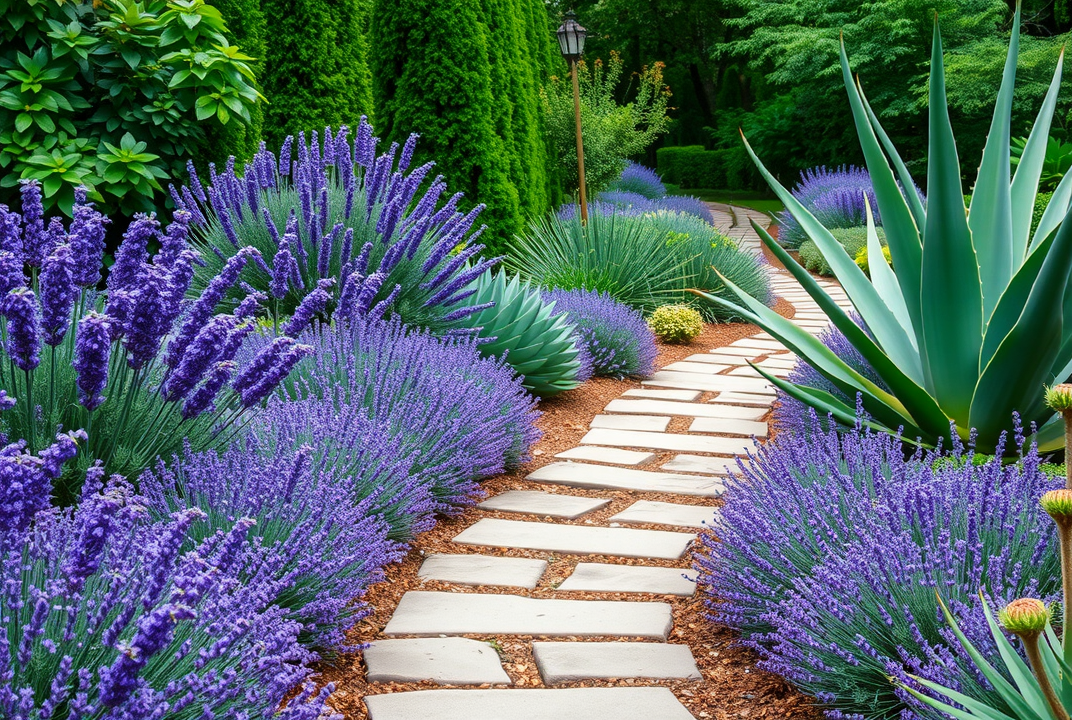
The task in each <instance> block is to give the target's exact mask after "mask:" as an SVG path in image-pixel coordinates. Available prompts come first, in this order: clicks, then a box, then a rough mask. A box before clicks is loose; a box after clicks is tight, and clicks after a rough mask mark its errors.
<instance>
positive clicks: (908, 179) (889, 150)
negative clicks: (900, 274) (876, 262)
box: [846, 63, 927, 252]
mask: <svg viewBox="0 0 1072 720" xmlns="http://www.w3.org/2000/svg"><path fill="white" fill-rule="evenodd" d="M846 64H848V63H846ZM856 92H858V93H859V94H860V102H861V103H862V104H863V106H864V110H866V111H867V119H868V120H869V121H870V122H871V129H872V130H874V131H875V135H877V136H878V139H879V142H881V143H882V149H883V150H885V151H886V155H887V156H888V157H889V159H890V162H891V163H892V164H893V168H894V170H896V171H897V179H898V180H900V181H901V186H902V187H903V188H904V192H903V194H904V198H905V201H906V202H907V203H908V209H909V210H910V211H911V212H912V219H913V220H914V221H915V223H916V233H917V235H916V236H917V239H918V237H919V228H921V227H923V226H924V225H926V224H927V211H926V210H925V209H924V207H923V201H922V200H920V199H919V193H917V192H916V181H915V180H913V179H912V173H910V172H908V167H907V166H906V165H905V164H904V160H902V159H901V155H900V153H898V152H897V148H896V147H894V145H893V141H892V140H890V136H889V135H887V134H886V131H885V130H884V129H883V127H882V123H880V122H879V119H878V116H877V115H876V114H875V111H874V110H872V109H871V104H870V103H869V102H867V95H865V94H864V88H863V86H862V85H861V84H860V82H859V81H857V82H856ZM920 249H921V252H922V246H921V248H920Z"/></svg>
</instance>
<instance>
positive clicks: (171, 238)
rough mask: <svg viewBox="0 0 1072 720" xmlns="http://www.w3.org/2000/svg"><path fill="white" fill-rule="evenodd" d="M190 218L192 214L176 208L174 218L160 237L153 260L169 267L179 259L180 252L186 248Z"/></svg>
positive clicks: (191, 218)
mask: <svg viewBox="0 0 1072 720" xmlns="http://www.w3.org/2000/svg"><path fill="white" fill-rule="evenodd" d="M192 220H193V215H191V214H190V212H188V211H186V210H177V211H176V212H175V215H174V219H173V220H172V221H171V223H170V224H169V225H168V227H167V230H165V231H164V234H163V235H162V236H161V237H160V254H159V255H158V256H157V259H156V260H155V262H158V263H161V264H163V265H167V266H169V267H170V266H171V265H173V264H174V263H175V261H176V260H178V259H179V256H180V255H181V254H182V252H183V251H184V250H186V247H187V246H186V242H187V238H188V237H189V235H190V223H191V222H192Z"/></svg>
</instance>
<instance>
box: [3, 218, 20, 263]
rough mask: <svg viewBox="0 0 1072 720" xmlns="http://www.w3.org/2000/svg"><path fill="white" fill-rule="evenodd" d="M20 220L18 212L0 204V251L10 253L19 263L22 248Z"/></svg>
mask: <svg viewBox="0 0 1072 720" xmlns="http://www.w3.org/2000/svg"><path fill="white" fill-rule="evenodd" d="M20 220H21V218H20V217H19V214H18V213H16V212H11V211H10V210H8V208H7V205H0V252H8V253H11V254H12V255H13V256H14V257H16V258H18V260H19V263H20V264H21V263H22V262H23V248H22V232H21V231H20V229H19V222H20Z"/></svg>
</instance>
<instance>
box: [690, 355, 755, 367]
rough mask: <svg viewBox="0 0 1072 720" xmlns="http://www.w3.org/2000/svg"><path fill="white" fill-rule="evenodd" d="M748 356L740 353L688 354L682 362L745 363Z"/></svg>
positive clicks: (710, 363) (711, 363)
mask: <svg viewBox="0 0 1072 720" xmlns="http://www.w3.org/2000/svg"><path fill="white" fill-rule="evenodd" d="M749 359H750V358H748V357H745V356H740V355H713V354H708V355H689V356H688V357H687V358H685V360H684V362H690V363H707V364H709V365H747V364H748V361H749Z"/></svg>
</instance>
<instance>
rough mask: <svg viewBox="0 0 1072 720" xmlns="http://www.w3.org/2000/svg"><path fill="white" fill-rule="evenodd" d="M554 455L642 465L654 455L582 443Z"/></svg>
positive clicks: (617, 463) (614, 463)
mask: <svg viewBox="0 0 1072 720" xmlns="http://www.w3.org/2000/svg"><path fill="white" fill-rule="evenodd" d="M555 457H557V458H564V459H566V460H591V461H592V462H601V463H610V464H611V465H643V464H645V463H649V462H651V461H652V460H653V459H654V458H655V455H654V454H653V453H650V452H637V451H636V450H621V449H619V448H609V447H600V446H599V445H582V446H581V447H575V448H573V449H571V450H566V451H564V452H560V453H558V454H557V455H555ZM608 502H609V501H608Z"/></svg>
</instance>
